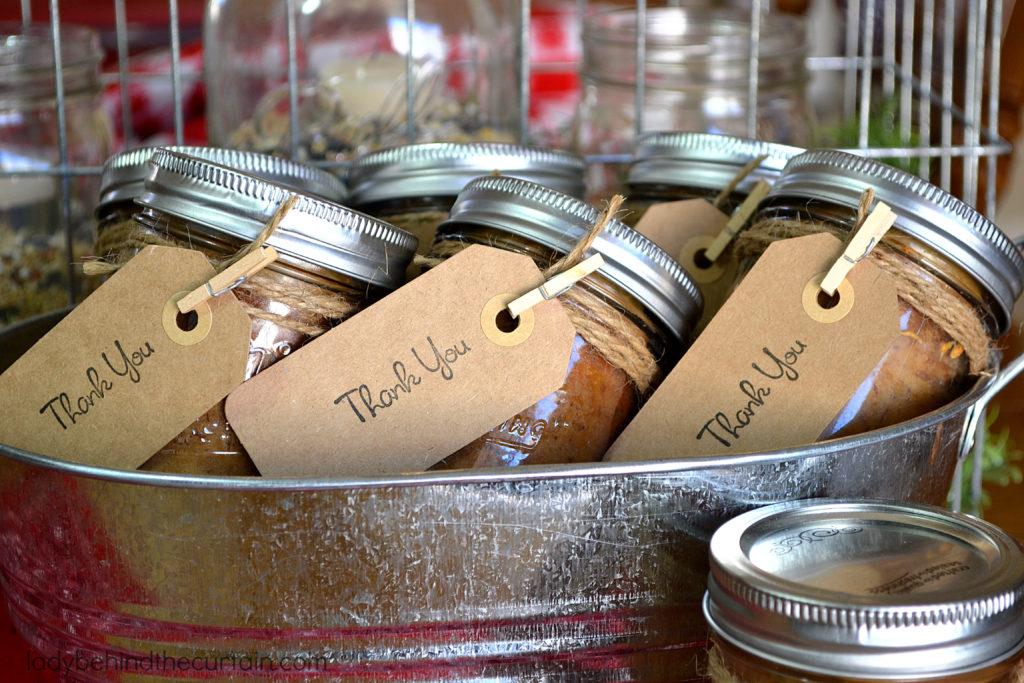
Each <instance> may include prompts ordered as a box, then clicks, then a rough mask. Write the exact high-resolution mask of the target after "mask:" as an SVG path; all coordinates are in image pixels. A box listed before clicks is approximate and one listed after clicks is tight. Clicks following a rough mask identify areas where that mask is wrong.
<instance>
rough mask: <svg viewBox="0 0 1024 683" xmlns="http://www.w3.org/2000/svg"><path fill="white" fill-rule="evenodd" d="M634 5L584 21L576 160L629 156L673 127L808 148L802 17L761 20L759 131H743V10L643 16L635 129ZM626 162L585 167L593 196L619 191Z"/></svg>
mask: <svg viewBox="0 0 1024 683" xmlns="http://www.w3.org/2000/svg"><path fill="white" fill-rule="evenodd" d="M637 21H638V15H637V11H636V10H635V9H622V8H618V9H611V10H605V11H598V12H593V13H591V14H589V15H587V16H586V17H585V19H584V23H583V61H582V66H581V69H580V71H581V78H582V81H583V92H582V97H581V100H580V103H579V105H578V107H577V110H576V115H575V117H574V121H573V134H572V138H573V142H572V149H573V150H574V151H576V152H577V153H580V154H583V155H628V154H629V153H630V151H631V146H632V143H633V138H634V136H635V135H636V133H637V132H640V133H643V132H647V131H652V130H655V131H657V130H677V131H691V132H703V133H723V134H726V135H741V136H753V137H755V138H757V139H759V140H767V141H771V142H778V143H781V144H786V145H796V146H798V147H807V146H809V145H810V143H811V142H812V141H813V139H814V135H815V130H814V129H815V124H814V113H813V109H812V108H811V106H810V103H809V100H808V98H807V93H806V91H807V84H808V72H807V68H806V64H805V60H806V57H807V49H808V48H807V41H806V35H805V33H806V29H805V24H804V20H803V18H802V17H799V16H794V15H786V14H780V13H770V14H765V15H764V16H763V17H761V30H760V34H759V46H760V49H759V52H758V54H757V77H758V87H757V98H756V108H757V111H756V116H757V119H756V121H757V122H756V129H755V130H754V131H750V130H748V127H747V118H748V112H747V108H748V97H747V93H748V88H749V82H750V79H749V73H750V63H751V60H750V58H751V54H750V46H751V23H750V13H749V11H747V12H743V11H737V10H714V9H708V8H705V7H659V8H650V9H648V10H647V13H646V21H645V24H644V25H645V28H646V31H645V46H646V51H645V53H644V58H643V64H641V65H640V69H639V72H640V73H642V74H643V77H644V90H643V101H642V103H640V105H639V106H640V113H641V114H642V117H643V119H642V122H641V126H640V127H639V130H638V127H637V120H636V116H637V107H638V103H637V94H636V91H637V72H638V69H637V55H636V40H637ZM623 172H624V164H623V163H617V162H612V161H609V162H607V163H595V164H592V165H591V174H590V176H589V177H588V183H587V185H588V190H589V191H590V193H591V196H592V197H602V196H607V195H609V194H612V193H613V192H615V191H617V190H618V188H620V187H621V186H622V182H623Z"/></svg>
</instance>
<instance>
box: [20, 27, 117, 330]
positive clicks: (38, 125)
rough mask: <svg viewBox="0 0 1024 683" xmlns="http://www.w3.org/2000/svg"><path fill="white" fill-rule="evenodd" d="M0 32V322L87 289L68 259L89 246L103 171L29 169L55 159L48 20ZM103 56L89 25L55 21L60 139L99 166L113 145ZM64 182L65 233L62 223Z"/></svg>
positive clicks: (75, 158)
mask: <svg viewBox="0 0 1024 683" xmlns="http://www.w3.org/2000/svg"><path fill="white" fill-rule="evenodd" d="M0 32H2V33H3V39H0V150H3V154H2V155H0V325H4V324H7V323H10V322H13V321H15V320H18V319H21V318H24V317H28V316H32V315H36V314H39V313H43V312H46V311H50V310H54V309H57V308H62V307H64V306H67V305H68V304H69V303H72V302H74V301H78V300H81V298H82V297H83V296H84V294H85V293H86V292H87V291H88V289H89V287H90V286H91V285H90V284H89V283H87V282H86V281H85V280H84V279H83V278H82V276H81V274H80V272H79V273H76V272H75V271H74V270H73V268H72V266H71V264H72V263H73V262H80V261H81V259H82V257H83V256H85V255H87V254H91V253H92V209H93V206H94V205H95V203H96V199H97V195H98V193H99V179H98V178H96V177H95V176H91V175H77V176H72V177H70V178H68V179H67V180H64V179H62V178H61V177H60V176H59V175H56V174H52V173H51V174H48V175H47V174H45V173H41V174H39V175H29V174H26V173H25V172H26V171H32V170H39V171H46V170H47V169H53V168H55V167H58V166H59V165H60V163H61V144H60V129H59V125H58V102H57V90H56V83H55V79H54V66H53V64H54V60H53V52H52V50H53V48H52V45H53V43H52V35H51V29H50V27H49V26H48V25H29V26H23V25H22V24H0ZM101 57H102V52H101V50H100V47H99V38H98V36H97V34H96V33H95V32H94V31H92V30H91V29H86V28H82V27H76V26H70V25H63V26H62V27H61V62H62V68H63V70H62V80H63V87H64V97H63V104H64V112H65V126H66V138H65V141H66V145H67V163H68V164H69V165H71V166H100V165H102V164H103V162H104V161H106V159H107V157H109V156H110V154H111V151H112V148H113V133H112V130H111V124H110V121H109V119H108V117H107V116H106V114H105V113H104V110H103V108H102V105H101V101H100V95H101V90H100V82H99V63H100V59H101ZM7 173H10V175H8V174H7ZM64 183H66V186H65V185H64ZM65 190H66V192H67V198H68V204H69V208H70V214H69V219H70V221H69V224H68V229H69V230H70V235H68V234H66V231H65V229H64V227H63V226H64V225H65V223H64V208H65V207H64V196H65ZM69 238H70V239H69ZM69 248H70V253H69Z"/></svg>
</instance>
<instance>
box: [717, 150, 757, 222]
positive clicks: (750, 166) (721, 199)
mask: <svg viewBox="0 0 1024 683" xmlns="http://www.w3.org/2000/svg"><path fill="white" fill-rule="evenodd" d="M767 158H768V155H767V154H762V155H761V156H759V157H755V158H753V159H751V160H750V161H748V162H747V163H746V164H745V165H744V166H743V168H741V169H740V170H739V172H737V173H736V175H735V176H733V179H732V180H730V181H729V184H728V185H726V186H725V187H723V188H722V191H721V192H719V193H718V196H717V197H715V200H714V201H713V202H711V203H712V204H714V205H715V208H716V209H721V208H722V205H723V204H724V203H725V200H727V199H728V198H729V195H731V194H732V193H733V190H735V189H736V187H737V186H738V185H739V184H740V183H742V182H743V179H744V178H746V177H747V176H748V175H750V174H751V173H752V172H753V170H754V169H755V168H757V167H758V166H760V165H761V162H763V161H764V160H765V159H767Z"/></svg>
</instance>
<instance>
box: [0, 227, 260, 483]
mask: <svg viewBox="0 0 1024 683" xmlns="http://www.w3.org/2000/svg"><path fill="white" fill-rule="evenodd" d="M214 273H215V271H214V269H213V266H211V265H210V262H209V260H208V259H207V258H206V257H205V256H204V255H203V254H202V253H200V252H198V251H192V250H189V249H176V248H172V247H158V246H150V247H146V248H145V249H143V250H142V251H141V252H140V253H139V254H138V255H137V256H136V257H135V258H133V259H132V260H131V261H129V262H128V263H127V264H125V266H124V267H122V268H121V269H120V270H118V271H117V272H116V273H115V274H114V275H113V276H112V277H111V278H110V279H109V280H107V281H106V282H105V283H103V285H101V286H100V287H99V289H97V290H96V291H95V292H94V293H93V294H92V295H91V296H89V298H88V299H86V300H85V301H84V302H83V303H82V304H80V305H79V306H77V307H76V308H75V309H74V310H73V311H71V313H70V314H68V316H67V317H65V318H64V319H63V320H62V321H61V322H60V323H58V324H57V326H56V327H54V328H53V329H52V330H51V331H50V332H49V333H48V334H46V336H44V337H43V338H42V339H40V340H39V341H38V342H37V343H36V344H35V345H34V346H33V347H32V348H31V349H29V351H28V352H27V353H26V354H25V355H24V356H22V357H21V358H19V359H18V361H17V362H16V363H14V365H12V366H11V367H10V368H9V369H8V370H7V371H6V372H5V373H4V374H3V375H2V376H0V412H2V414H3V415H4V419H3V420H2V421H0V441H2V442H3V443H6V444H9V445H12V446H16V447H18V448H22V449H25V450H28V451H33V452H36V453H41V454H43V455H49V456H53V457H57V458H63V459H65V460H71V461H74V462H79V463H84V464H86V465H95V466H100V467H112V468H120V469H135V468H136V467H138V466H139V465H141V464H142V463H143V462H145V461H146V460H147V459H148V458H149V457H150V456H151V455H153V453H154V452H156V451H157V449H159V448H160V447H161V446H163V445H164V444H166V443H167V442H168V441H170V440H171V439H172V438H174V437H175V436H176V435H177V434H178V433H180V432H181V430H182V429H184V428H185V427H187V426H188V425H189V424H190V423H191V422H192V421H193V420H195V418H196V417H197V416H198V415H202V414H203V412H205V411H206V410H207V409H209V407H210V406H212V405H214V404H215V403H216V402H217V401H219V400H220V399H222V398H224V396H225V395H227V393H228V392H230V391H231V390H232V389H234V388H235V387H236V386H238V384H240V383H241V382H242V380H243V379H244V377H245V363H246V359H247V357H248V352H249V332H250V328H251V321H250V319H249V316H248V315H247V314H246V313H245V310H244V309H243V307H242V305H241V304H240V303H239V302H238V300H237V299H236V298H235V297H234V295H232V294H230V293H227V294H226V295H223V296H217V297H214V298H212V299H209V300H208V301H207V302H205V303H203V304H201V305H200V306H198V307H197V308H196V310H195V317H194V322H195V327H194V328H192V329H191V331H185V330H182V329H181V328H180V327H179V325H178V322H177V321H178V310H177V306H176V303H177V300H178V299H179V298H181V297H182V296H184V295H185V294H186V293H188V292H189V291H191V290H192V289H194V288H195V287H197V286H200V285H201V284H202V283H203V282H205V281H207V280H208V279H210V277H212V276H213V275H214Z"/></svg>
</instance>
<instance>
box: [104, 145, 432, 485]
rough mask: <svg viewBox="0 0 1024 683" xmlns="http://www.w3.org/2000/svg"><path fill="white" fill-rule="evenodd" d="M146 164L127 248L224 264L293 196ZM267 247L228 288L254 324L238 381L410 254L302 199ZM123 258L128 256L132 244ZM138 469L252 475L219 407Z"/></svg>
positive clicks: (323, 324) (210, 170) (407, 247)
mask: <svg viewBox="0 0 1024 683" xmlns="http://www.w3.org/2000/svg"><path fill="white" fill-rule="evenodd" d="M150 163H151V165H152V172H151V173H150V175H149V176H148V177H147V178H146V184H145V190H144V191H143V192H142V194H141V195H140V196H139V198H138V200H137V201H138V204H139V205H140V207H141V208H140V211H139V212H138V213H137V214H136V215H135V221H136V222H137V224H138V231H137V233H136V234H135V235H132V236H131V238H132V239H131V241H128V242H126V245H129V244H132V245H133V244H137V243H138V242H139V241H149V242H152V243H156V244H167V243H171V244H175V245H177V246H182V247H186V246H187V247H188V248H192V249H198V250H200V251H202V252H203V253H205V254H206V255H208V256H209V257H210V258H211V259H212V260H219V259H224V258H227V257H229V256H231V255H233V254H235V253H236V252H237V251H238V249H240V248H241V247H243V246H245V245H246V244H248V243H250V242H252V241H253V240H254V239H255V238H256V236H257V235H258V234H259V233H260V232H261V231H262V229H263V228H264V226H265V224H266V223H267V221H269V220H270V217H271V216H272V215H273V213H274V211H275V210H276V209H277V207H278V206H279V205H280V204H281V202H283V201H284V200H285V199H287V198H288V196H289V195H291V194H295V193H294V192H292V191H291V190H289V189H288V188H286V187H283V186H281V185H278V184H276V183H272V182H270V181H267V180H263V179H260V178H257V177H256V176H253V175H249V174H246V173H242V172H240V171H236V170H233V169H230V168H227V167H226V166H221V165H219V164H215V163H212V162H209V161H206V160H203V159H199V158H196V157H191V156H188V155H184V154H181V153H179V152H173V151H169V150H157V151H156V152H154V153H153V156H152V159H151V161H150ZM267 244H269V245H271V246H273V247H274V248H275V249H277V251H278V253H279V254H280V256H279V258H278V260H277V261H275V262H274V263H272V264H271V265H270V266H268V267H267V268H265V269H264V270H262V271H260V272H259V273H257V274H256V275H254V276H253V277H251V278H249V279H248V280H247V281H246V282H244V283H242V284H241V286H239V287H236V288H235V289H234V294H235V296H237V297H238V299H239V300H240V301H241V302H242V303H243V304H244V305H245V306H246V309H247V310H248V312H249V315H250V317H251V318H252V334H251V341H250V346H249V360H248V364H247V367H246V373H245V377H246V379H248V378H249V377H252V376H253V375H255V374H257V373H259V372H260V371H261V370H263V369H264V368H267V367H269V366H270V365H272V364H273V363H274V362H276V361H278V360H280V359H281V358H283V357H284V356H286V355H288V354H289V353H290V352H292V351H293V350H295V349H297V348H298V347H300V346H302V345H303V344H304V343H305V342H307V341H308V340H310V339H312V338H314V337H316V336H317V335H319V334H321V333H322V332H325V331H326V330H327V329H329V328H330V327H331V326H332V325H333V324H335V323H336V322H339V321H341V320H344V319H345V318H347V317H349V316H351V315H352V314H354V313H355V312H357V311H358V310H360V309H361V308H362V307H364V306H366V305H367V304H368V303H370V302H372V301H373V300H376V299H378V298H380V297H382V296H384V295H386V294H387V293H389V292H391V291H393V290H394V289H396V288H397V287H398V286H400V285H401V284H402V273H403V272H404V270H405V267H406V265H408V262H409V260H410V259H411V258H412V255H413V253H414V252H415V248H416V242H415V239H414V238H413V237H412V235H410V234H408V233H406V232H405V231H403V230H399V229H398V228H395V227H393V226H391V225H388V224H387V223H383V222H381V221H378V220H376V219H374V218H371V217H369V216H366V215H364V214H361V213H358V212H355V211H352V210H350V209H347V208H345V207H343V206H340V205H337V204H334V203H331V202H326V201H322V200H320V199H317V198H314V197H312V196H309V195H305V194H299V199H298V201H297V202H296V204H295V205H294V208H293V209H292V210H291V211H289V213H288V214H287V215H286V217H285V219H284V221H283V222H282V224H281V226H280V227H279V228H278V230H277V231H276V232H275V233H273V234H272V235H271V236H270V238H269V239H268V240H267ZM115 253H116V252H115ZM121 254H122V255H123V257H124V258H125V259H126V258H130V256H131V254H132V249H131V247H127V246H126V248H125V249H123V250H121ZM142 469H147V470H155V471H164V472H176V473H190V474H230V475H246V474H258V472H257V471H256V468H255V466H254V465H253V463H252V461H251V460H250V459H249V457H248V455H247V454H246V453H245V449H244V448H243V447H242V444H241V443H240V442H239V440H238V437H237V436H235V434H234V432H233V431H232V430H231V425H230V424H228V422H227V419H226V418H225V415H224V401H220V402H219V403H218V404H217V405H215V406H213V407H212V408H211V409H210V410H209V411H208V412H207V413H206V414H204V415H202V416H201V417H199V418H198V419H196V421H195V422H194V423H192V425H190V426H189V427H188V428H186V429H185V430H184V431H183V432H182V433H181V434H179V435H178V436H177V437H176V438H175V439H173V440H172V441H171V442H170V443H168V444H167V445H166V446H164V447H163V448H162V449H161V450H160V451H159V452H157V453H156V454H155V455H154V456H153V457H152V458H150V459H149V460H148V461H147V462H146V463H145V464H144V465H143V466H142Z"/></svg>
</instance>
